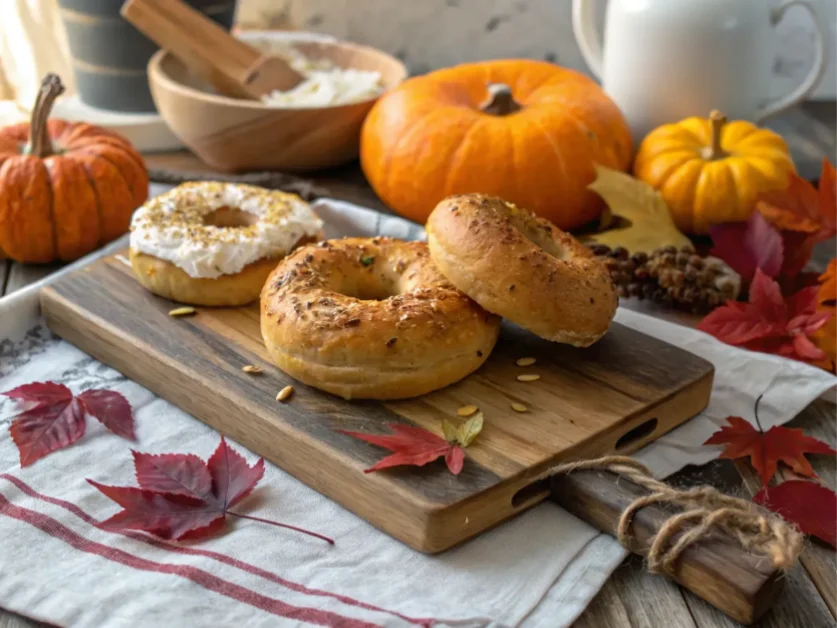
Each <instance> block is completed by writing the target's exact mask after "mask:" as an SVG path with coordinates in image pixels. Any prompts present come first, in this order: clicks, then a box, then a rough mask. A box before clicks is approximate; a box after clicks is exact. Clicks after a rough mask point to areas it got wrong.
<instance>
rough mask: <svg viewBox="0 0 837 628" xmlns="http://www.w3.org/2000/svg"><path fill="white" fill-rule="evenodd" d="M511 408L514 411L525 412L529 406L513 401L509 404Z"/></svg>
mask: <svg viewBox="0 0 837 628" xmlns="http://www.w3.org/2000/svg"><path fill="white" fill-rule="evenodd" d="M511 409H512V410H514V411H515V412H526V411H527V410H528V409H529V408H527V407H526V406H524V405H523V404H522V403H517V402H514V403H513V404H511Z"/></svg>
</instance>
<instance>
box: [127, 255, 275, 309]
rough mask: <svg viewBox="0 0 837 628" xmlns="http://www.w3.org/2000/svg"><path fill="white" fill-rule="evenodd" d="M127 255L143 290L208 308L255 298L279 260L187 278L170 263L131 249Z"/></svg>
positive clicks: (246, 301)
mask: <svg viewBox="0 0 837 628" xmlns="http://www.w3.org/2000/svg"><path fill="white" fill-rule="evenodd" d="M130 257H131V266H132V267H133V269H134V273H135V274H136V276H137V280H138V281H139V282H140V284H142V286H143V287H144V288H145V289H146V290H149V291H151V292H153V293H154V294H156V295H157V296H161V297H163V298H165V299H169V300H171V301H177V302H178V303H189V304H191V305H206V306H210V307H234V306H238V305H244V304H246V303H250V302H252V301H255V300H256V298H258V294H259V292H261V289H262V286H263V285H264V282H265V280H266V279H267V277H268V275H270V271H272V270H273V269H274V268H276V264H278V263H279V261H280V260H278V259H272V258H268V259H263V260H259V261H258V262H254V263H252V264H248V265H247V266H245V267H244V269H243V270H242V271H241V272H239V273H236V274H235V275H221V276H220V277H218V278H217V279H203V278H200V277H190V276H189V275H187V274H186V273H185V272H184V271H183V270H181V269H180V268H178V267H177V266H175V265H174V264H172V263H171V262H167V261H165V260H162V259H160V258H158V257H154V256H152V255H146V254H144V253H140V252H139V251H136V250H134V249H131V253H130ZM253 295H257V296H256V297H254V296H253Z"/></svg>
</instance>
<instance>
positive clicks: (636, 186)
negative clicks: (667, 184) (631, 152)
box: [582, 165, 692, 253]
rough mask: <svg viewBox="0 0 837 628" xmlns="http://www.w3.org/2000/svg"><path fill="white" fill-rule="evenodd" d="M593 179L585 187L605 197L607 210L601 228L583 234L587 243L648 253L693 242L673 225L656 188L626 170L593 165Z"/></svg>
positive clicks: (668, 211)
mask: <svg viewBox="0 0 837 628" xmlns="http://www.w3.org/2000/svg"><path fill="white" fill-rule="evenodd" d="M595 168H596V179H595V181H593V182H592V183H591V184H590V185H588V186H587V187H588V189H590V190H592V191H593V192H595V193H596V194H598V195H599V196H601V197H602V198H603V199H604V202H605V203H607V206H608V210H607V211H606V212H605V214H604V216H605V217H606V221H603V222H602V223H600V228H603V227H605V226H606V227H607V228H603V229H602V230H601V231H599V232H598V233H593V234H590V235H586V236H583V237H582V240H583V241H584V242H586V243H591V242H596V243H598V244H606V245H607V246H609V247H611V248H616V247H619V246H622V247H625V248H626V249H628V251H630V252H631V253H638V252H640V251H642V252H645V253H650V252H651V251H653V250H654V249H659V248H662V247H664V246H669V245H672V246H675V247H677V248H678V249H679V248H680V247H682V246H692V243H691V241H690V240H689V238H687V237H686V236H685V235H683V234H682V233H681V232H680V231H678V230H677V227H675V226H674V221H673V220H672V218H671V211H670V210H669V208H668V205H666V202H665V201H664V200H663V197H662V196H661V195H660V193H659V192H657V190H655V189H654V188H652V187H651V186H650V185H648V184H647V183H645V182H644V181H640V180H639V179H635V178H634V177H632V176H631V175H629V174H626V173H624V172H620V171H618V170H612V169H610V168H605V167H604V166H598V165H597V166H596V167H595Z"/></svg>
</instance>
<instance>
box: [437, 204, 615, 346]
mask: <svg viewBox="0 0 837 628" xmlns="http://www.w3.org/2000/svg"><path fill="white" fill-rule="evenodd" d="M426 229H427V242H428V245H429V247H430V254H431V256H432V257H433V261H434V262H436V265H437V266H438V267H439V270H441V271H442V274H444V275H445V277H447V278H448V279H449V280H450V282H451V283H452V284H453V285H455V286H456V287H457V288H459V289H460V290H461V291H462V292H464V293H465V294H467V295H468V296H469V297H471V298H472V299H473V300H474V301H476V302H477V303H479V304H480V305H481V306H483V307H484V308H485V309H486V310H488V311H489V312H493V313H495V314H499V315H500V316H502V317H504V318H507V319H509V320H510V321H512V322H513V323H516V324H517V325H520V326H521V327H524V328H525V329H528V330H529V331H531V332H533V333H535V334H537V335H538V336H540V337H542V338H545V339H546V340H552V341H555V342H563V343H567V344H571V345H575V346H577V347H586V346H588V345H591V344H593V343H594V342H596V341H597V340H598V339H599V338H601V337H602V336H603V335H604V334H605V333H607V330H608V327H609V326H610V322H611V321H612V320H613V317H614V315H615V314H616V306H617V303H618V299H617V296H616V291H615V290H614V287H613V284H612V282H611V280H610V275H609V273H608V271H607V268H606V267H605V265H604V264H603V263H602V262H600V261H599V260H597V259H596V258H595V257H594V256H593V254H592V253H591V252H590V251H589V250H588V249H587V247H585V246H584V245H582V244H581V243H580V242H578V241H577V240H575V238H573V237H572V236H570V235H569V234H567V233H564V232H563V231H561V230H560V229H558V228H557V227H556V226H555V225H553V224H552V223H550V222H549V221H547V220H544V219H542V218H538V217H537V216H535V215H534V214H533V213H532V212H529V211H527V210H525V209H522V208H519V207H516V206H515V205H513V204H511V203H507V202H506V201H504V200H502V199H500V198H496V197H492V196H483V195H480V194H464V195H459V196H451V197H449V198H446V199H445V200H443V201H442V202H441V203H439V204H438V205H437V206H436V208H435V209H434V210H433V212H432V213H431V214H430V217H429V218H428V220H427V226H426Z"/></svg>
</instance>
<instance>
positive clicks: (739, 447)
mask: <svg viewBox="0 0 837 628" xmlns="http://www.w3.org/2000/svg"><path fill="white" fill-rule="evenodd" d="M759 401H761V397H759V398H758V399H756V407H755V410H754V411H755V417H756V424H757V425H758V428H759V429H755V428H754V427H753V426H752V425H751V424H750V423H749V422H748V421H745V420H744V419H742V418H741V417H739V416H731V417H727V423H728V424H729V425H725V426H724V427H722V428H721V429H720V430H718V431H717V432H715V433H714V434H712V436H710V437H709V439H708V440H707V441H706V442H705V443H704V445H726V448H725V449H724V451H722V452H721V455H720V456H718V457H719V458H726V459H728V460H735V459H736V458H744V457H746V456H749V457H750V464H751V465H752V466H753V468H754V469H755V470H756V472H757V473H758V474H759V477H760V478H761V483H762V485H763V486H767V483H768V482H770V479H771V478H772V477H773V476H774V475H775V474H776V469H777V467H778V463H779V462H780V461H781V462H784V463H785V464H786V465H788V466H789V467H790V468H791V469H793V470H794V471H795V472H796V473H798V474H799V475H804V476H805V477H815V476H816V473H814V469H813V467H811V463H810V462H808V459H807V458H805V454H806V453H809V454H827V455H831V456H833V455H837V450H834V449H832V448H831V447H830V446H829V445H828V444H826V443H824V442H822V441H820V440H817V439H816V438H811V437H810V436H805V434H803V433H802V430H800V429H795V428H789V427H780V426H773V427H771V428H770V429H769V430H767V431H766V432H765V431H763V430H762V429H761V423H759V420H758V407H759Z"/></svg>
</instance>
